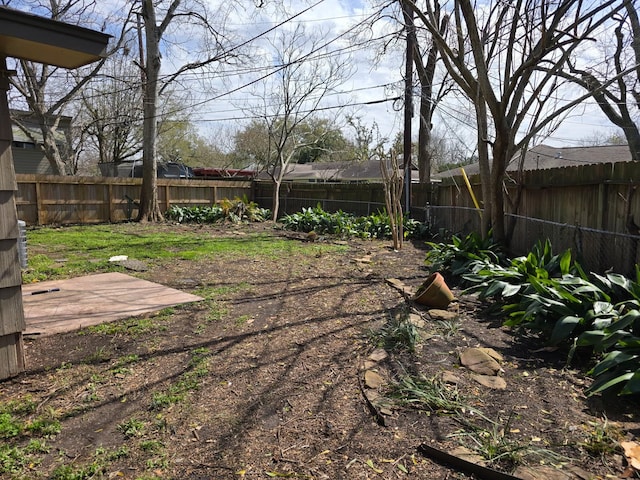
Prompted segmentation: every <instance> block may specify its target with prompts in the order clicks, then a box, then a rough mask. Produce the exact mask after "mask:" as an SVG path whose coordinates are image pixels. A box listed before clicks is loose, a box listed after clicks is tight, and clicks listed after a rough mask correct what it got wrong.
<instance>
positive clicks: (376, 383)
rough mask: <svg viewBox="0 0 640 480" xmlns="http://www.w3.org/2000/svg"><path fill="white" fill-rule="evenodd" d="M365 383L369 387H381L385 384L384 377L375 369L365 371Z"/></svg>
mask: <svg viewBox="0 0 640 480" xmlns="http://www.w3.org/2000/svg"><path fill="white" fill-rule="evenodd" d="M364 384H365V385H366V386H367V387H369V388H374V389H375V388H379V387H380V386H381V385H382V384H384V378H382V376H381V375H380V374H379V373H376V372H374V371H373V370H367V371H366V372H364Z"/></svg>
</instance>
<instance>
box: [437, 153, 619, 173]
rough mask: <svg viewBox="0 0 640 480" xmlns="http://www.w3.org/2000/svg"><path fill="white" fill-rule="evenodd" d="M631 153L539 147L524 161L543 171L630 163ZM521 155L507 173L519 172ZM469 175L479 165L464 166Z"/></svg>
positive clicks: (534, 168)
mask: <svg viewBox="0 0 640 480" xmlns="http://www.w3.org/2000/svg"><path fill="white" fill-rule="evenodd" d="M630 161H631V152H630V151H629V147H628V146H627V145H604V146H599V147H560V148H559V147H550V146H548V145H538V146H537V147H534V148H532V149H531V150H529V151H527V154H526V156H525V160H524V170H543V169H548V168H558V167H576V166H580V165H593V164H598V163H618V162H630ZM518 163H519V155H516V156H515V157H514V158H513V159H512V160H511V162H509V165H507V171H508V172H513V171H516V170H518ZM463 168H464V171H465V172H466V174H467V175H476V174H478V173H480V170H479V167H478V164H477V163H473V164H471V165H464V167H463ZM457 175H460V167H457V168H454V169H452V170H447V171H446V172H440V173H438V174H437V175H434V177H436V178H445V177H453V176H457Z"/></svg>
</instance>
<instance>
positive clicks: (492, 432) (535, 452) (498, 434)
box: [449, 411, 568, 470]
mask: <svg viewBox="0 0 640 480" xmlns="http://www.w3.org/2000/svg"><path fill="white" fill-rule="evenodd" d="M468 418H470V417H469V416H465V417H462V415H458V420H459V421H460V423H462V424H463V425H465V427H466V428H465V429H464V430H461V431H459V432H457V433H454V434H451V435H449V437H451V438H457V439H458V440H459V441H460V442H461V444H462V445H463V446H465V447H467V448H469V449H470V450H472V451H473V452H474V453H476V454H478V455H480V456H481V457H482V458H484V459H485V460H487V461H488V462H489V463H492V464H497V465H501V466H502V467H503V468H505V469H506V470H514V469H515V467H517V466H518V465H520V464H521V463H523V461H524V460H525V459H530V460H531V462H529V461H527V463H531V464H533V462H535V461H540V462H545V463H546V462H551V463H559V462H562V461H567V460H568V459H567V458H566V457H563V456H562V455H560V454H558V453H556V452H554V451H552V450H549V449H546V448H544V447H542V446H540V445H538V444H533V443H530V442H524V441H522V440H521V439H518V438H515V437H514V436H513V435H512V434H511V431H512V422H513V421H514V420H515V415H514V414H513V411H512V412H511V413H510V414H509V416H508V418H507V419H506V421H504V420H500V419H498V420H491V419H489V418H487V417H485V416H483V415H481V420H482V421H483V423H485V424H486V423H488V426H486V425H479V424H478V423H477V422H476V423H470V422H469V421H468Z"/></svg>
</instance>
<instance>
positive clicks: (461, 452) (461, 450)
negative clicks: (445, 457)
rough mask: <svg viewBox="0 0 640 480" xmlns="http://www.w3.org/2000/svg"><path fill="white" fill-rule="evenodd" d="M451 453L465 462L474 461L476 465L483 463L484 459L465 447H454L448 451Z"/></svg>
mask: <svg viewBox="0 0 640 480" xmlns="http://www.w3.org/2000/svg"><path fill="white" fill-rule="evenodd" d="M449 453H450V454H451V455H455V456H456V457H458V458H461V459H462V460H466V461H467V462H471V463H475V464H476V465H483V466H484V465H485V463H486V462H485V460H484V458H482V457H481V456H480V455H478V454H475V453H473V452H472V451H471V450H469V449H468V448H465V447H456V448H454V449H453V450H451V451H450V452H449Z"/></svg>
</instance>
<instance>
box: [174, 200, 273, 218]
mask: <svg viewBox="0 0 640 480" xmlns="http://www.w3.org/2000/svg"><path fill="white" fill-rule="evenodd" d="M165 216H166V218H167V219H168V220H173V221H176V222H178V223H216V222H222V221H230V222H233V223H241V222H264V221H265V220H268V219H269V218H270V216H271V212H270V211H269V209H266V208H260V207H259V206H258V204H257V203H254V202H249V201H248V200H247V199H246V198H244V199H240V198H235V199H234V200H229V199H223V200H220V201H219V202H217V204H215V205H212V206H211V207H180V206H177V205H174V206H172V207H171V208H169V210H167V212H166V213H165Z"/></svg>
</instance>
